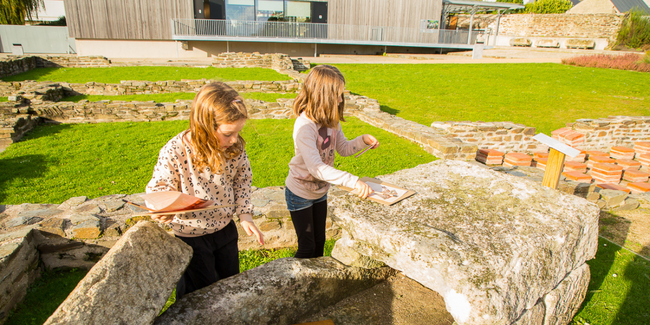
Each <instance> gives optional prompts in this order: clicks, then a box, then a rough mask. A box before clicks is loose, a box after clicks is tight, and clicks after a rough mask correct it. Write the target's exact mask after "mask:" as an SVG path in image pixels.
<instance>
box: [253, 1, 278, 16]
mask: <svg viewBox="0 0 650 325" xmlns="http://www.w3.org/2000/svg"><path fill="white" fill-rule="evenodd" d="M283 13H284V1H283V0H258V2H257V21H267V20H271V21H278V20H282V18H284V15H283Z"/></svg>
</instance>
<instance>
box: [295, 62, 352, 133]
mask: <svg viewBox="0 0 650 325" xmlns="http://www.w3.org/2000/svg"><path fill="white" fill-rule="evenodd" d="M344 90H345V78H343V74H342V73H341V71H339V69H337V68H336V67H333V66H331V65H318V66H316V67H314V68H313V69H312V70H311V71H310V72H309V74H308V75H307V78H306V79H305V83H304V84H303V86H302V90H301V91H300V93H299V94H298V96H297V97H296V99H295V100H294V102H293V113H294V114H296V115H298V116H299V115H300V114H301V113H302V112H305V115H307V117H308V118H309V119H310V120H312V121H314V122H316V123H318V124H321V125H323V126H326V127H328V128H334V127H336V126H337V125H338V124H339V121H343V122H345V119H344V118H343V108H344V107H345V98H344V99H343V101H342V102H340V103H339V102H338V100H339V98H340V97H342V95H343V91H344Z"/></svg>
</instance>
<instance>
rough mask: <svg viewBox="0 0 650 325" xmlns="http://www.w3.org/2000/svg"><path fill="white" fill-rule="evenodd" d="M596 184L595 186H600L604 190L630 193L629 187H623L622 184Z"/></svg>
mask: <svg viewBox="0 0 650 325" xmlns="http://www.w3.org/2000/svg"><path fill="white" fill-rule="evenodd" d="M629 185H630V184H628V186H629ZM596 186H597V187H600V188H602V189H604V190H615V191H623V192H625V193H628V194H630V189H629V188H627V187H625V186H622V185H618V184H611V183H601V184H596Z"/></svg>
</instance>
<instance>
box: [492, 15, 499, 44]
mask: <svg viewBox="0 0 650 325" xmlns="http://www.w3.org/2000/svg"><path fill="white" fill-rule="evenodd" d="M500 23H501V9H499V10H497V30H496V32H495V33H494V44H492V45H493V46H497V38H498V36H499V24H500Z"/></svg>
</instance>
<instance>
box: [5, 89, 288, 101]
mask: <svg viewBox="0 0 650 325" xmlns="http://www.w3.org/2000/svg"><path fill="white" fill-rule="evenodd" d="M240 95H241V96H242V97H244V98H247V99H257V100H261V101H265V102H275V101H277V100H278V98H295V97H296V95H297V94H296V93H261V92H241V93H240ZM195 96H196V93H165V94H142V95H115V96H104V95H78V96H70V97H66V98H64V99H63V100H62V101H66V102H78V101H80V100H84V99H86V100H89V101H91V102H98V101H100V100H122V101H127V102H132V101H140V102H146V101H151V100H152V101H154V102H157V103H173V102H175V101H176V100H178V99H180V100H192V99H194V97H195ZM5 98H6V97H5ZM0 101H2V100H1V98H0Z"/></svg>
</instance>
